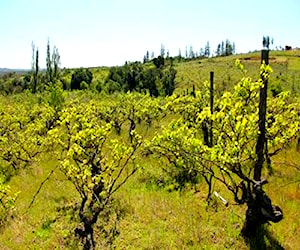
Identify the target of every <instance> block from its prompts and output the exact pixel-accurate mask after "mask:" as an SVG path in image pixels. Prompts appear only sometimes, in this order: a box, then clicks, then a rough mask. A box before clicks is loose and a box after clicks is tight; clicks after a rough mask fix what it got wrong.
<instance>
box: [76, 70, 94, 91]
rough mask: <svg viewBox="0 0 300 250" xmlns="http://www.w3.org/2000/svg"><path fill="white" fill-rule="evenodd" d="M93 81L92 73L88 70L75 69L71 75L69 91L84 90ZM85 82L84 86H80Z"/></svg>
mask: <svg viewBox="0 0 300 250" xmlns="http://www.w3.org/2000/svg"><path fill="white" fill-rule="evenodd" d="M92 80H93V73H92V72H91V71H90V70H89V69H83V68H80V69H76V70H75V72H74V73H73V74H72V79H71V90H75V89H81V88H82V87H83V88H86V87H87V86H88V85H90V84H91V82H92ZM82 82H85V84H82Z"/></svg>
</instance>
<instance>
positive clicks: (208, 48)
mask: <svg viewBox="0 0 300 250" xmlns="http://www.w3.org/2000/svg"><path fill="white" fill-rule="evenodd" d="M204 56H206V57H209V56H210V46H209V41H207V43H206V45H205V49H204Z"/></svg>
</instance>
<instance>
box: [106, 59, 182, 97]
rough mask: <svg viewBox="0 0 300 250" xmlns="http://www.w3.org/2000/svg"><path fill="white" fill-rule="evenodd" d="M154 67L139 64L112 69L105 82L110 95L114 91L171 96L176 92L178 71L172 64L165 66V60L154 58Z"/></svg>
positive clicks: (126, 64)
mask: <svg viewBox="0 0 300 250" xmlns="http://www.w3.org/2000/svg"><path fill="white" fill-rule="evenodd" d="M152 61H153V64H154V65H155V67H153V66H149V65H143V64H141V63H139V62H135V63H127V62H126V63H125V65H124V66H122V67H112V68H111V69H110V71H109V74H108V76H107V78H106V80H105V85H106V88H107V90H108V92H109V93H112V92H114V91H124V92H127V91H130V92H132V91H138V92H149V93H150V95H151V96H155V97H157V96H158V95H164V96H166V95H171V94H172V93H173V91H174V90H175V77H176V72H177V71H176V70H175V68H174V66H173V65H172V64H170V65H169V66H167V65H165V63H164V58H163V57H161V56H159V57H158V58H154V59H153V60H152Z"/></svg>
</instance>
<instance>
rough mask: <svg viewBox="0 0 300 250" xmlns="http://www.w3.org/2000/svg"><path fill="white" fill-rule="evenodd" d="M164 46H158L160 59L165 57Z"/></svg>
mask: <svg viewBox="0 0 300 250" xmlns="http://www.w3.org/2000/svg"><path fill="white" fill-rule="evenodd" d="M165 51H166V50H165V45H164V44H161V45H160V56H161V57H162V58H164V57H165Z"/></svg>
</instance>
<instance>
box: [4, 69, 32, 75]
mask: <svg viewBox="0 0 300 250" xmlns="http://www.w3.org/2000/svg"><path fill="white" fill-rule="evenodd" d="M28 71H29V70H28V69H8V68H0V74H5V73H10V72H15V73H20V74H22V73H26V72H28Z"/></svg>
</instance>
